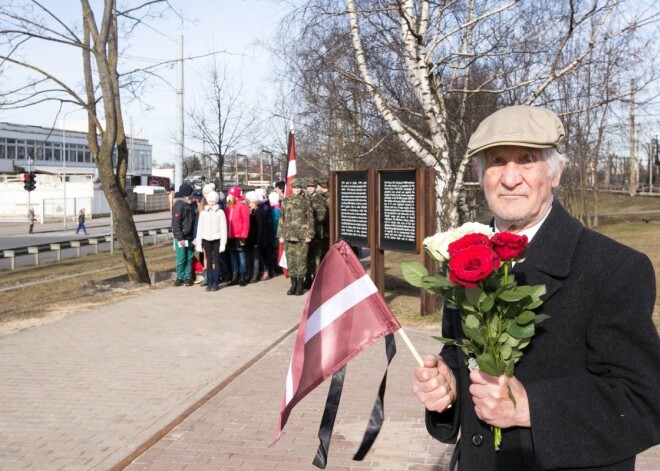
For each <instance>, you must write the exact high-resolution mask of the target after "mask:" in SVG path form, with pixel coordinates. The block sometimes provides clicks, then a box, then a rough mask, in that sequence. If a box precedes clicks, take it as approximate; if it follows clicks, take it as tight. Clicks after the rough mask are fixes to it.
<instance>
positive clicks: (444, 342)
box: [433, 337, 456, 345]
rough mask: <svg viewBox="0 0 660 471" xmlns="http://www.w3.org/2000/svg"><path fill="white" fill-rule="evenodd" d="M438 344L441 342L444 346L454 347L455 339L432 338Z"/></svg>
mask: <svg viewBox="0 0 660 471" xmlns="http://www.w3.org/2000/svg"><path fill="white" fill-rule="evenodd" d="M433 338H434V339H436V340H437V341H438V342H442V343H443V344H445V345H456V339H450V338H447V337H433Z"/></svg>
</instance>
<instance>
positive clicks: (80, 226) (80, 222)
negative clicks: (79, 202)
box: [76, 208, 87, 235]
mask: <svg viewBox="0 0 660 471" xmlns="http://www.w3.org/2000/svg"><path fill="white" fill-rule="evenodd" d="M81 230H82V231H83V232H84V233H85V235H87V228H85V208H83V209H81V210H80V212H79V213H78V229H76V234H78V233H79V232H80V231H81Z"/></svg>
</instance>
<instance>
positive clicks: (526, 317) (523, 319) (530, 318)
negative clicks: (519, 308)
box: [516, 311, 536, 325]
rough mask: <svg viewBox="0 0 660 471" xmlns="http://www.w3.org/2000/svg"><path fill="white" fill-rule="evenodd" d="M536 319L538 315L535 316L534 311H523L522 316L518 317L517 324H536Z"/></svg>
mask: <svg viewBox="0 0 660 471" xmlns="http://www.w3.org/2000/svg"><path fill="white" fill-rule="evenodd" d="M535 317H536V314H534V313H533V312H532V311H523V312H522V313H521V314H520V315H518V316H516V324H518V325H525V324H529V323H530V322H534V318H535Z"/></svg>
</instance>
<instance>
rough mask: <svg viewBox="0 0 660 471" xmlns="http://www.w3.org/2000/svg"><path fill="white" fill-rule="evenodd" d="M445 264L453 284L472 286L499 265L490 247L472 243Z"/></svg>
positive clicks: (498, 260)
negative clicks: (447, 266)
mask: <svg viewBox="0 0 660 471" xmlns="http://www.w3.org/2000/svg"><path fill="white" fill-rule="evenodd" d="M447 264H448V265H449V280H450V281H451V282H452V283H453V284H455V285H462V286H466V287H468V288H474V287H475V286H477V284H478V283H479V282H480V281H483V280H485V279H486V278H488V277H489V276H490V274H491V273H493V272H494V271H495V270H497V269H498V268H499V267H500V259H499V258H498V257H497V254H496V253H495V252H494V251H493V249H491V248H490V247H486V246H485V245H472V246H469V247H466V248H465V249H463V250H460V251H459V252H457V253H456V255H455V256H454V257H452V258H451V259H450V260H449V262H447Z"/></svg>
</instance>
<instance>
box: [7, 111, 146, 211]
mask: <svg viewBox="0 0 660 471" xmlns="http://www.w3.org/2000/svg"><path fill="white" fill-rule="evenodd" d="M127 145H128V170H127V178H130V177H134V176H141V177H142V180H144V181H145V183H146V179H147V177H148V176H149V175H150V174H151V168H152V146H151V145H150V144H149V141H148V140H147V139H137V138H136V139H134V138H131V137H128V138H127ZM63 149H64V150H63ZM65 156H66V157H65ZM29 171H34V172H36V173H37V177H36V181H37V185H36V189H35V190H34V191H26V190H25V189H24V188H23V173H25V172H29ZM28 207H32V208H33V209H34V210H35V213H36V215H37V217H38V218H39V219H42V220H43V219H45V218H58V217H59V218H64V217H65V212H66V218H67V219H69V218H71V219H72V220H75V218H76V215H77V214H78V211H79V210H80V209H82V208H85V211H86V212H87V213H88V214H89V215H94V214H108V213H109V209H108V204H107V201H106V200H105V196H104V195H103V191H102V190H101V189H100V185H99V183H98V171H97V169H96V165H95V164H94V162H92V156H91V153H90V150H89V147H88V145H87V133H85V132H80V131H72V130H69V129H66V130H64V129H54V128H46V127H40V126H27V125H22V124H11V123H2V122H0V217H3V218H5V219H6V218H11V219H15V218H19V219H20V218H24V217H25V216H26V214H27V211H28Z"/></svg>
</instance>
